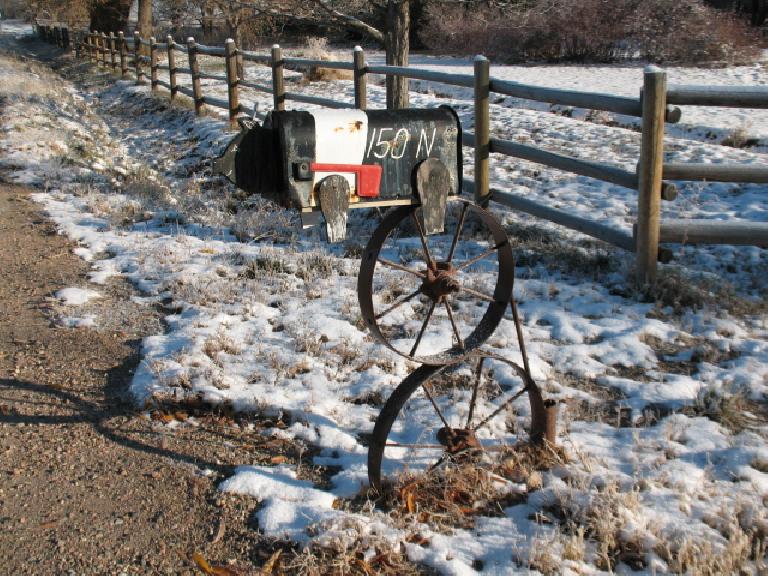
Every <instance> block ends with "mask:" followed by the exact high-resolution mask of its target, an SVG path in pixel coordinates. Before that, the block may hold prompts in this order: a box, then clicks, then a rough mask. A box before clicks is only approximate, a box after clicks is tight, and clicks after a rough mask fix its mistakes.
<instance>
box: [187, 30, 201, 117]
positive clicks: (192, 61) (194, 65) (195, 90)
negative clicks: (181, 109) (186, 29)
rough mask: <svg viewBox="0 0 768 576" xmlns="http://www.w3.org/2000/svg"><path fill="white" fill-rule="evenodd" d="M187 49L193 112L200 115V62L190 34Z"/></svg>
mask: <svg viewBox="0 0 768 576" xmlns="http://www.w3.org/2000/svg"><path fill="white" fill-rule="evenodd" d="M187 51H188V55H189V69H190V71H191V72H192V94H194V100H195V114H196V115H197V116H200V115H201V114H202V113H203V104H204V103H205V101H204V100H203V89H202V87H201V86H200V63H199V62H198V61H197V45H196V44H195V39H194V38H192V36H190V37H189V38H187Z"/></svg>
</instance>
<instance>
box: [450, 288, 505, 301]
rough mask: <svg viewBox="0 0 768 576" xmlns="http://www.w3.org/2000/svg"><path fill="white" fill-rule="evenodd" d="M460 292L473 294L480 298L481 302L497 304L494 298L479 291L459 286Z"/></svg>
mask: <svg viewBox="0 0 768 576" xmlns="http://www.w3.org/2000/svg"><path fill="white" fill-rule="evenodd" d="M459 290H460V291H461V292H466V293H467V294H471V295H472V296H474V297H475V298H479V299H480V300H485V301H486V302H496V300H494V298H493V296H488V294H483V293H482V292H478V291H477V290H472V288H467V287H466V286H459Z"/></svg>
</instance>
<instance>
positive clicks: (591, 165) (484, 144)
mask: <svg viewBox="0 0 768 576" xmlns="http://www.w3.org/2000/svg"><path fill="white" fill-rule="evenodd" d="M37 28H38V31H39V33H40V35H41V36H42V37H43V38H44V39H46V40H47V41H53V42H56V43H57V44H58V45H60V46H62V47H66V46H67V45H69V42H70V40H69V32H67V31H66V28H62V27H61V26H52V25H51V24H50V23H46V24H42V23H41V22H38V26H37ZM56 30H59V32H56ZM62 30H63V31H62ZM62 38H66V39H67V40H66V43H65V41H64V40H62ZM75 48H76V50H77V53H78V55H80V56H83V57H88V58H90V59H91V61H92V62H94V63H96V64H98V65H100V66H104V67H109V68H111V69H112V70H113V71H114V72H117V71H118V65H119V70H120V74H121V75H122V77H123V78H126V77H128V76H129V73H130V72H131V71H132V73H133V77H134V78H135V80H136V83H138V84H143V83H145V82H146V74H145V71H144V70H145V67H147V66H148V67H149V70H150V83H151V87H152V90H153V91H156V90H158V88H159V87H164V88H166V89H167V90H168V91H169V93H170V98H171V99H173V98H175V96H176V95H177V94H178V93H182V94H185V95H187V96H189V97H190V98H192V99H193V101H194V105H195V112H196V113H197V114H202V113H203V111H204V107H205V106H213V107H216V108H221V109H223V110H226V111H227V112H228V114H229V120H230V123H231V125H232V126H233V127H234V126H236V122H237V117H238V114H240V113H241V112H242V111H243V110H244V107H243V106H242V105H241V104H240V102H239V95H238V88H239V87H247V88H250V89H253V90H257V91H261V92H265V93H269V94H272V97H273V106H274V109H275V110H284V109H285V103H286V100H293V101H295V102H303V103H308V104H316V105H320V106H325V107H330V108H358V109H365V108H366V107H367V96H366V92H367V90H366V85H367V76H368V75H369V74H378V75H387V76H404V77H406V78H410V79H414V80H426V81H431V82H440V83H443V84H448V85H453V86H463V87H467V88H471V89H473V90H474V95H475V106H474V124H475V131H474V133H469V132H464V134H463V142H464V145H465V146H469V147H473V148H474V152H475V175H474V180H473V181H470V180H465V181H464V189H465V190H468V191H471V192H473V193H474V196H475V200H476V201H477V202H478V203H481V204H487V203H488V202H489V201H490V200H493V201H494V202H497V203H499V204H502V205H505V206H508V207H511V208H513V209H515V210H520V211H523V212H526V213H528V214H531V215H533V216H536V217H539V218H544V219H547V220H550V221H552V222H555V223H557V224H560V225H562V226H565V227H568V228H571V229H574V230H578V231H580V232H583V233H584V234H587V235H589V236H592V237H594V238H598V239H600V240H603V241H606V242H608V243H610V244H613V245H615V246H619V247H621V248H624V249H626V250H630V251H634V252H635V253H636V257H637V281H638V284H639V285H640V286H643V285H649V284H652V283H653V282H654V281H655V279H656V269H657V261H658V260H659V259H660V258H662V259H664V257H665V251H660V249H659V244H660V243H663V242H686V243H708V244H748V245H755V246H763V247H766V246H768V223H764V222H757V223H752V222H722V221H712V220H695V219H685V220H666V221H661V219H660V212H661V202H662V201H672V200H674V199H675V197H676V196H677V189H676V186H675V185H674V184H673V183H671V182H668V180H688V181H710V182H711V181H716V182H756V183H768V167H767V166H755V165H733V164H703V163H701V164H696V163H685V164H671V163H665V162H664V159H663V154H664V127H665V123H674V122H678V121H679V120H680V116H681V112H680V109H679V108H677V107H676V106H684V105H699V106H725V107H740V108H768V87H766V86H749V87H712V86H667V75H666V73H665V72H664V71H663V70H660V69H658V68H656V67H653V66H649V67H647V68H646V69H645V73H644V80H643V86H642V88H641V89H640V93H639V95H638V97H637V98H629V97H622V96H614V95H609V94H599V93H592V92H578V91H572V90H561V89H557V88H542V87H539V86H530V85H525V84H520V83H517V82H512V81H508V80H500V79H496V78H493V77H492V76H491V75H490V62H489V61H488V60H487V59H486V58H484V57H482V56H478V57H477V58H476V59H475V63H474V74H448V73H442V72H435V71H431V70H423V69H418V68H410V67H397V66H383V65H382V66H371V65H368V64H367V63H366V61H365V56H364V54H363V51H362V49H361V48H360V47H356V48H355V50H354V52H353V54H352V61H351V62H338V61H326V60H310V59H304V58H288V57H284V56H283V55H282V51H281V49H280V47H279V46H277V45H275V46H273V47H272V50H271V52H270V54H268V55H266V54H257V53H255V52H249V51H246V50H240V49H238V48H237V47H236V46H235V45H234V42H233V41H232V40H227V41H226V43H225V44H224V46H223V47H214V46H205V45H203V44H198V43H197V42H195V40H194V39H193V38H189V39H188V40H187V42H186V43H185V44H179V43H176V42H174V40H173V38H171V37H170V36H168V37H167V39H166V41H165V42H163V43H160V42H157V41H156V39H155V38H141V37H140V36H139V34H138V32H136V33H134V36H133V37H132V38H125V37H124V35H123V34H122V33H119V34H118V35H117V36H115V35H114V34H109V35H106V34H104V33H98V32H84V33H82V34H80V35H78V38H77V40H76V42H75ZM160 51H163V52H166V53H167V61H168V64H165V65H160V64H159V63H158V60H159V59H158V55H159V53H160ZM146 54H149V56H147V55H146ZM201 54H202V55H207V56H213V57H219V58H223V59H224V61H225V70H226V75H215V74H208V73H203V72H201V69H200V62H199V58H198V55H201ZM177 55H181V57H182V58H183V57H184V56H183V55H186V59H187V61H188V67H186V66H179V65H178V60H177ZM238 60H240V61H241V62H242V61H246V62H257V63H261V64H264V65H266V66H270V67H271V68H272V82H271V84H270V85H263V84H258V83H255V82H250V81H247V80H245V79H243V78H240V77H238V74H237V71H238ZM285 68H298V69H307V68H326V69H334V70H348V71H351V72H352V73H353V78H354V95H355V96H354V102H341V101H338V100H333V99H329V98H321V97H318V96H310V95H306V94H299V93H295V92H287V91H286V90H285V83H284V79H283V74H284V70H285ZM158 70H167V71H168V78H169V81H168V82H165V81H163V80H160V79H159V78H158ZM179 74H186V75H189V76H190V77H191V83H192V88H191V89H189V88H187V87H185V86H180V85H178V83H177V79H178V75H179ZM201 79H214V80H219V81H222V82H225V83H226V85H227V88H228V99H227V100H223V99H220V98H215V97H212V96H205V95H204V94H203V92H202V87H201V83H200V80H201ZM492 93H495V94H502V95H506V96H513V97H516V98H524V99H528V100H534V101H538V102H546V103H550V104H560V105H566V106H574V107H578V108H586V109H590V110H600V111H607V112H613V113H616V114H622V115H626V116H634V117H638V118H640V119H641V125H642V143H641V148H640V157H639V159H638V163H637V168H636V170H635V171H627V170H624V169H622V168H619V167H617V166H611V165H608V164H604V163H601V162H592V161H587V160H582V159H579V158H575V157H570V156H566V155H562V154H556V153H553V152H547V151H544V150H541V149H538V148H536V147H534V146H529V145H524V144H519V143H515V142H511V141H508V140H501V139H498V138H492V137H491V130H490V111H489V101H490V95H491V94H492ZM491 153H498V154H503V155H506V156H512V157H516V158H521V159H525V160H528V161H531V162H535V163H538V164H543V165H545V166H549V167H552V168H556V169H558V170H563V171H566V172H571V173H574V174H578V175H582V176H588V177H590V178H595V179H598V180H601V181H604V182H609V183H613V184H617V185H619V186H624V187H626V188H631V189H634V190H637V191H638V205H637V222H636V223H635V225H634V226H633V229H632V230H628V231H621V230H616V229H615V228H611V227H608V226H606V225H604V224H602V223H599V222H595V221H593V220H589V219H586V218H581V217H579V216H575V215H573V214H570V213H568V212H564V211H561V210H556V209H553V208H549V207H546V206H543V205H541V204H538V203H536V202H534V201H532V200H529V199H527V198H524V197H522V196H520V195H516V194H513V193H510V192H504V191H501V190H496V189H494V188H492V187H491V185H490V178H489V161H490V154H491Z"/></svg>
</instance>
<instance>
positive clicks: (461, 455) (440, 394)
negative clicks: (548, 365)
mask: <svg viewBox="0 0 768 576" xmlns="http://www.w3.org/2000/svg"><path fill="white" fill-rule="evenodd" d="M488 357H489V356H486V355H485V354H483V353H479V354H476V355H473V357H472V358H471V359H470V362H471V369H470V370H466V369H465V370H463V371H462V370H459V369H456V368H458V367H456V366H453V367H452V366H421V367H419V368H418V369H416V370H415V371H414V372H412V373H411V374H410V375H409V376H408V377H407V378H406V379H405V380H403V381H402V382H401V383H400V385H399V386H398V387H397V388H396V389H395V391H394V392H393V393H392V395H391V396H390V398H389V399H388V400H387V403H386V404H385V406H384V408H383V409H382V411H381V413H380V414H379V417H378V418H377V420H376V424H375V426H374V430H373V434H372V437H371V442H370V445H369V448H368V478H369V480H370V483H371V486H372V487H373V488H375V489H377V490H381V488H382V485H383V484H384V481H385V478H394V477H398V476H400V475H402V474H406V475H407V474H414V473H430V472H432V471H434V470H438V469H439V468H440V467H442V466H445V465H451V464H455V463H466V462H473V463H476V464H478V465H480V464H481V463H485V464H487V465H488V466H490V467H493V466H495V465H496V464H498V463H499V462H500V460H501V459H502V458H503V457H504V455H505V454H507V453H508V452H509V451H510V450H511V446H510V445H511V444H512V443H513V442H516V441H517V439H518V436H517V432H512V431H510V430H509V429H508V421H509V419H510V418H512V417H514V411H513V407H512V405H513V403H514V402H515V401H516V400H517V399H518V398H520V397H521V396H522V395H523V394H525V393H526V391H527V387H526V386H525V385H523V386H510V385H509V384H508V383H505V384H502V383H500V382H498V381H495V380H493V379H491V378H489V377H488V374H487V373H486V371H485V369H484V361H485V359H486V358H488ZM491 357H492V358H494V359H495V360H500V361H501V362H503V363H506V364H507V365H509V366H511V367H512V368H513V369H514V371H515V372H516V373H517V375H518V376H522V373H523V372H522V369H521V368H520V367H519V366H517V365H515V364H514V363H512V362H509V361H506V360H504V359H503V358H500V357H497V356H495V355H491ZM457 376H458V377H457ZM522 380H523V382H525V379H522Z"/></svg>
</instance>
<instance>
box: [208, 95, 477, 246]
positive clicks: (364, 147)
mask: <svg viewBox="0 0 768 576" xmlns="http://www.w3.org/2000/svg"><path fill="white" fill-rule="evenodd" d="M461 152H462V149H461V125H460V123H459V119H458V116H457V115H456V113H455V112H454V111H453V109H451V108H449V107H440V108H429V109H406V110H370V111H364V110H328V109H321V110H313V111H273V112H271V113H269V115H268V116H267V117H266V119H265V121H264V123H263V124H262V125H259V124H256V123H252V124H250V125H246V126H244V128H243V130H242V132H241V133H240V134H239V135H238V136H237V137H236V138H235V139H234V140H233V141H232V142H231V143H230V145H229V146H228V147H227V150H226V151H225V153H224V155H223V156H222V158H221V159H220V160H219V161H218V162H217V166H216V170H217V171H219V172H220V173H222V174H224V175H225V176H227V177H228V178H229V179H230V180H231V181H232V182H234V183H235V184H236V185H237V186H238V187H239V188H241V189H243V190H245V191H246V192H249V193H252V194H260V195H262V196H264V197H267V198H270V199H272V200H274V201H276V202H278V203H279V204H281V205H283V206H286V207H291V208H295V209H298V210H300V211H301V214H302V221H303V222H305V223H312V222H313V221H314V220H317V219H318V217H319V214H320V213H322V214H323V215H324V216H325V220H326V225H327V226H328V233H329V239H330V240H338V239H340V238H343V236H344V229H345V228H346V214H347V211H348V210H349V209H352V208H362V207H371V206H388V205H402V204H405V203H414V204H418V203H421V204H422V205H424V206H425V211H426V208H427V204H435V205H438V212H440V209H439V205H440V204H441V205H442V206H443V207H444V206H445V198H447V197H448V196H454V195H457V194H459V193H460V190H461V182H462V158H461ZM427 160H429V162H428V163H427V164H425V161H427ZM435 167H439V172H440V174H439V175H438V177H437V178H432V180H433V181H434V182H439V183H440V186H439V188H440V189H439V190H436V191H435V192H434V194H437V195H439V196H440V197H441V199H442V200H441V201H440V200H438V199H432V200H431V199H430V198H429V196H430V194H431V193H429V192H428V190H429V189H431V188H430V187H429V186H421V187H420V186H418V185H417V183H416V180H417V173H418V172H419V170H421V171H422V172H425V171H428V172H430V173H432V172H434V170H435ZM423 177H424V174H422V179H423ZM427 179H429V178H427ZM433 188H434V187H433ZM433 200H434V201H433ZM442 213H443V214H444V209H443V211H442ZM434 216H435V217H436V218H432V220H439V219H440V214H435V215H434ZM428 227H429V226H428ZM432 228H434V226H432ZM438 228H440V229H441V227H440V226H438Z"/></svg>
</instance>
